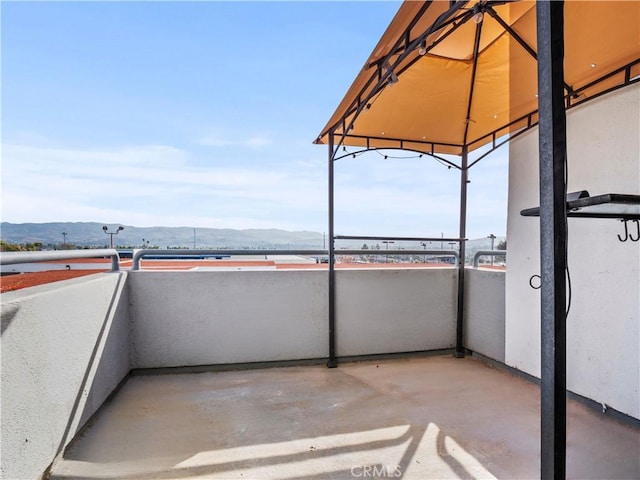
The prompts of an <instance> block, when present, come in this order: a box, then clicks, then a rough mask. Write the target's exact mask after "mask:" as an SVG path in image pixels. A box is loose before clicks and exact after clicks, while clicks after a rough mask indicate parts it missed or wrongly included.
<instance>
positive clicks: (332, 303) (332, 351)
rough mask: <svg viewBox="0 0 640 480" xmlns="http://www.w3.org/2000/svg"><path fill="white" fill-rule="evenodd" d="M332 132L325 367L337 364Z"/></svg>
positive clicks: (331, 133) (331, 144) (331, 136)
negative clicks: (327, 335)
mask: <svg viewBox="0 0 640 480" xmlns="http://www.w3.org/2000/svg"><path fill="white" fill-rule="evenodd" d="M333 143H334V132H333V130H331V131H330V132H329V252H328V253H329V361H328V362H327V367H329V368H335V367H337V366H338V362H337V360H336V272H335V266H334V263H333V262H334V232H333V183H334V182H333V162H334V160H333V156H334V151H333V149H334V147H333Z"/></svg>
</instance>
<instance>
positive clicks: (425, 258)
mask: <svg viewBox="0 0 640 480" xmlns="http://www.w3.org/2000/svg"><path fill="white" fill-rule="evenodd" d="M420 245H422V246H423V247H424V249H425V250H427V242H420ZM423 260H424V261H423V262H422V263H427V254H426V253H425V254H424V259H423Z"/></svg>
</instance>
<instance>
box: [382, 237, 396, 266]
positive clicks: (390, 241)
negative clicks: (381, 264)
mask: <svg viewBox="0 0 640 480" xmlns="http://www.w3.org/2000/svg"><path fill="white" fill-rule="evenodd" d="M382 243H386V244H387V250H389V244H390V243H396V242H395V241H393V240H382ZM386 260H387V261H386V262H385V263H389V255H387V256H386Z"/></svg>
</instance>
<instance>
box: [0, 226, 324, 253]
mask: <svg viewBox="0 0 640 480" xmlns="http://www.w3.org/2000/svg"><path fill="white" fill-rule="evenodd" d="M102 225H103V224H101V223H96V222H59V223H8V222H2V225H1V230H0V237H1V238H2V240H5V241H7V242H10V243H34V242H42V243H43V244H44V245H61V244H62V242H63V240H64V235H63V234H62V232H66V233H67V235H66V242H67V244H74V245H78V246H96V247H97V246H101V247H104V246H105V245H107V246H108V245H109V242H110V236H109V235H105V233H104V232H103V230H102ZM123 226H124V230H122V231H120V232H119V233H118V234H117V235H114V244H115V245H116V246H122V247H142V245H143V243H144V244H145V245H146V244H147V241H148V242H149V243H148V245H149V246H151V247H153V246H157V247H160V248H168V247H185V248H193V247H194V242H195V246H196V248H223V247H224V248H322V233H318V232H304V231H303V232H289V231H286V230H277V229H249V230H232V229H218V228H195V229H194V228H191V227H134V226H131V225H123ZM108 227H109V230H108V231H109V232H114V231H116V229H117V228H118V225H108ZM143 239H144V241H143Z"/></svg>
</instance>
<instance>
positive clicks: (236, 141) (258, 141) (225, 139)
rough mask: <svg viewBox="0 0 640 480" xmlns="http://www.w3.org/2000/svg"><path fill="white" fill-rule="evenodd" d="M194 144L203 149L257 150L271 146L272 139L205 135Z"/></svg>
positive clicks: (234, 135)
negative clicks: (245, 148) (203, 147)
mask: <svg viewBox="0 0 640 480" xmlns="http://www.w3.org/2000/svg"><path fill="white" fill-rule="evenodd" d="M196 143H197V144H198V145H202V146H205V147H250V148H259V147H265V146H267V145H272V144H273V143H274V142H273V139H272V138H271V137H269V136H268V135H253V136H249V137H245V136H244V135H242V134H226V135H221V134H219V133H218V134H215V133H214V134H207V135H203V136H202V137H200V138H199V139H198V140H197V141H196Z"/></svg>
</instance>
